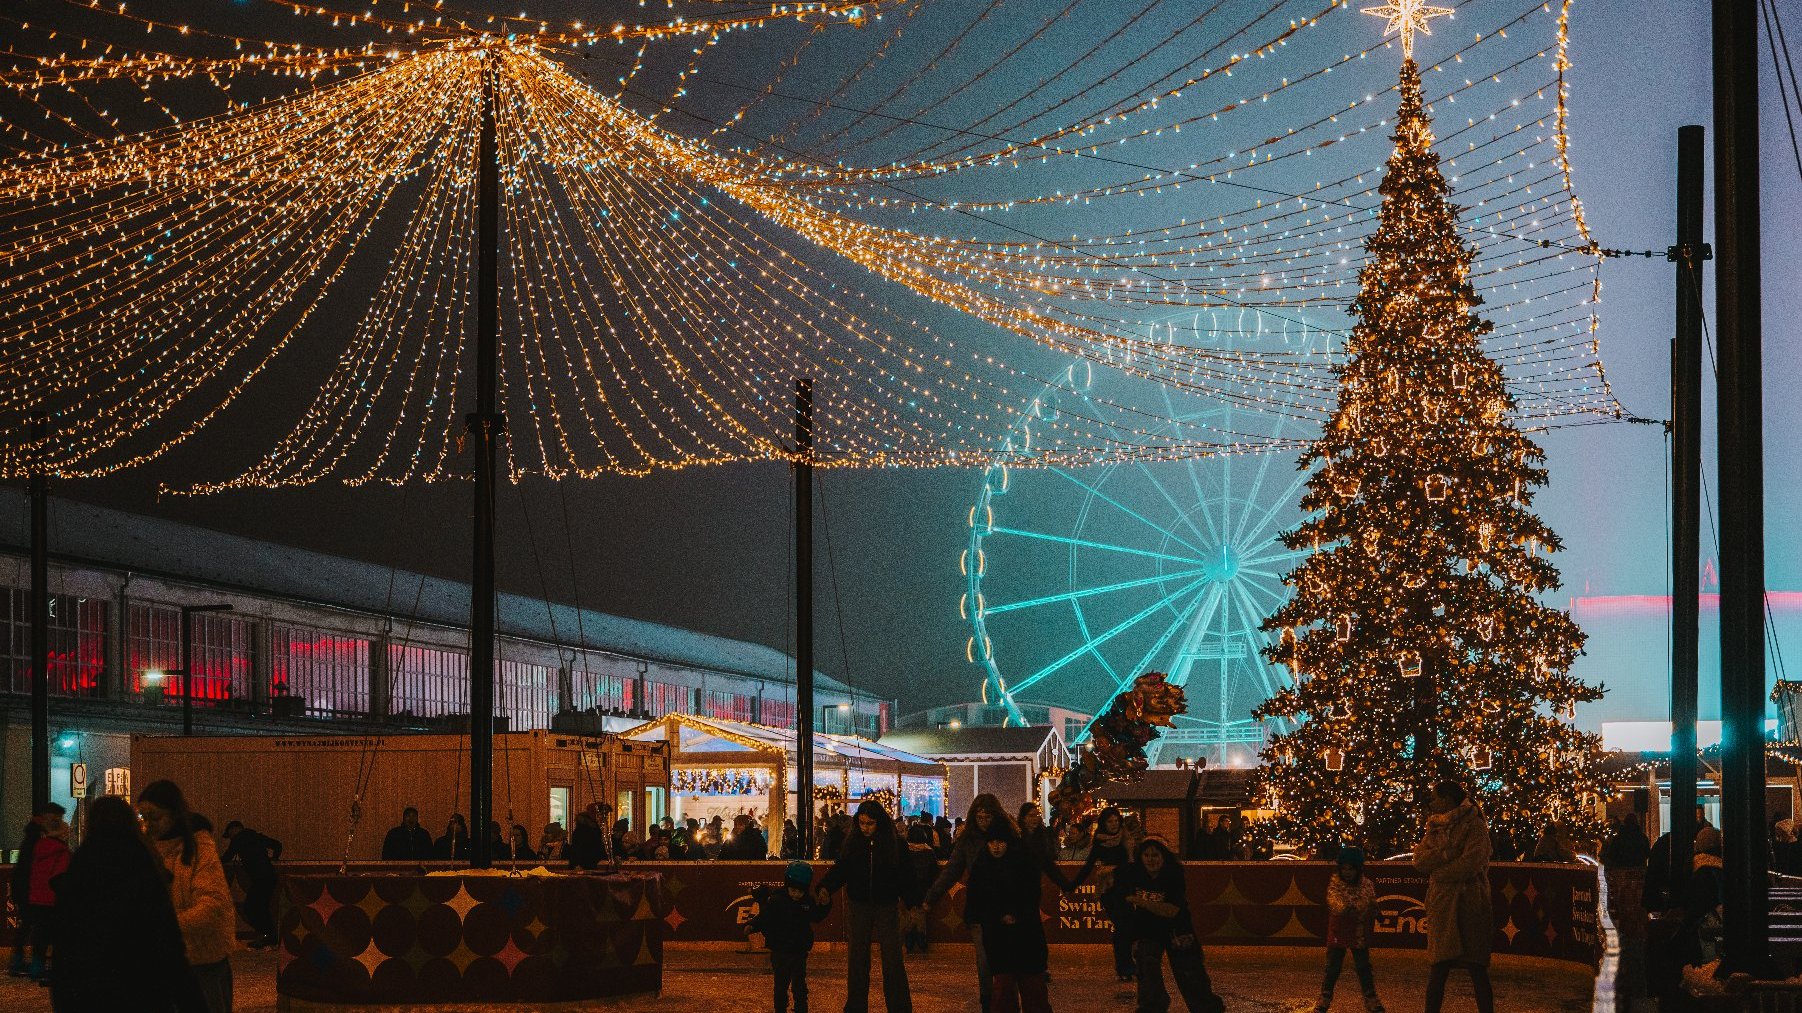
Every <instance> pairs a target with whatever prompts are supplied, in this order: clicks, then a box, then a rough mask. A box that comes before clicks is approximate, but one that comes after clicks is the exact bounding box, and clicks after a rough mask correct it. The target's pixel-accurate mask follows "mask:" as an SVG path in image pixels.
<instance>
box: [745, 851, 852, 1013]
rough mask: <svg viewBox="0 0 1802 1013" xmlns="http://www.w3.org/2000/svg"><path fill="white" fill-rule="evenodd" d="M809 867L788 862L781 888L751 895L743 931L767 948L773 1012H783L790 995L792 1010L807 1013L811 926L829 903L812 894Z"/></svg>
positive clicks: (768, 889)
mask: <svg viewBox="0 0 1802 1013" xmlns="http://www.w3.org/2000/svg"><path fill="white" fill-rule="evenodd" d="M812 886H813V866H811V865H808V864H807V863H806V862H790V863H788V868H787V869H786V870H784V871H783V873H782V887H781V889H776V888H773V887H764V888H762V889H760V890H758V891H757V893H756V894H754V895H753V896H754V897H755V899H756V901H757V914H756V915H755V916H754V917H752V919H751V921H750V924H748V925H746V926H745V931H747V932H756V933H760V934H761V935H762V936H763V944H764V945H765V946H766V947H768V948H769V951H770V971H771V972H772V973H773V974H774V975H775V978H776V1013H785V1011H786V1010H787V1009H788V999H789V996H790V994H793V996H794V999H795V1013H807V953H808V951H809V950H812V949H813V927H814V925H815V924H816V923H817V922H820V921H823V920H824V919H825V917H826V912H828V911H830V910H831V909H832V908H831V904H830V903H829V902H827V901H822V900H820V899H818V898H816V897H815V896H814V895H813V892H812V890H811V887H812Z"/></svg>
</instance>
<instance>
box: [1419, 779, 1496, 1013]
mask: <svg viewBox="0 0 1802 1013" xmlns="http://www.w3.org/2000/svg"><path fill="white" fill-rule="evenodd" d="M1431 806H1432V815H1431V816H1429V817H1428V818H1427V826H1426V832H1425V833H1424V834H1423V835H1422V836H1421V839H1420V843H1419V844H1418V845H1416V846H1415V848H1414V867H1415V868H1417V869H1419V870H1420V871H1421V872H1424V873H1426V874H1427V959H1428V960H1430V961H1432V963H1433V969H1432V971H1431V972H1430V974H1429V975H1428V977H1427V1005H1426V1013H1439V1008H1440V1006H1441V1005H1443V1004H1444V1002H1445V980H1446V978H1447V977H1448V976H1449V975H1450V974H1451V972H1452V969H1453V968H1454V967H1462V968H1464V969H1465V970H1467V971H1468V972H1470V984H1471V991H1472V992H1474V993H1475V994H1476V1000H1477V1013H1495V994H1494V991H1493V990H1492V989H1491V987H1490V984H1489V947H1490V937H1491V936H1493V935H1494V934H1495V916H1494V914H1493V912H1492V910H1491V907H1490V900H1489V828H1488V826H1487V825H1486V824H1485V823H1484V820H1483V814H1482V812H1481V811H1479V810H1478V809H1477V807H1476V806H1475V805H1473V804H1472V803H1471V802H1470V799H1469V796H1468V794H1467V793H1466V791H1465V788H1464V785H1463V783H1462V782H1459V781H1453V780H1449V779H1448V780H1444V781H1441V782H1439V783H1438V784H1437V785H1435V786H1434V787H1433V800H1432V803H1431Z"/></svg>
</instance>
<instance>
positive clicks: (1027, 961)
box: [965, 815, 1051, 1013]
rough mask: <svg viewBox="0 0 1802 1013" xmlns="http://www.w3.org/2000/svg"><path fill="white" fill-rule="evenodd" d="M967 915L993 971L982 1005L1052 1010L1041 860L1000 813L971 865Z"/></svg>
mask: <svg viewBox="0 0 1802 1013" xmlns="http://www.w3.org/2000/svg"><path fill="white" fill-rule="evenodd" d="M965 904H966V905H967V906H966V908H965V913H966V914H968V915H969V916H970V918H971V919H972V920H973V921H974V922H975V923H976V924H977V925H980V926H981V927H982V944H983V949H984V951H985V953H986V955H987V956H988V960H989V972H990V974H991V975H993V978H992V984H991V986H990V987H991V989H992V991H991V992H990V994H989V995H988V996H986V997H985V999H986V1001H985V1002H984V1003H983V1008H984V1009H985V1010H987V1011H989V1013H1051V999H1050V996H1049V995H1048V994H1047V993H1046V989H1045V968H1046V964H1047V962H1048V960H1049V957H1050V950H1049V948H1048V947H1047V946H1046V944H1045V926H1044V924H1043V923H1042V922H1041V921H1040V919H1039V863H1038V860H1037V858H1036V856H1034V855H1033V854H1032V852H1031V851H1030V849H1029V848H1028V847H1027V845H1026V844H1025V843H1023V842H1022V841H1021V840H1020V839H1019V836H1018V834H1017V832H1016V831H1015V830H1014V825H1013V821H1012V820H1009V819H1008V818H1007V816H1005V815H1002V816H999V817H998V818H997V819H996V820H995V821H994V822H993V823H991V824H990V825H989V838H988V840H987V841H985V842H984V843H983V847H982V850H981V851H979V852H977V855H976V859H975V861H974V862H972V863H971V864H970V887H969V894H968V897H967V898H966V900H965Z"/></svg>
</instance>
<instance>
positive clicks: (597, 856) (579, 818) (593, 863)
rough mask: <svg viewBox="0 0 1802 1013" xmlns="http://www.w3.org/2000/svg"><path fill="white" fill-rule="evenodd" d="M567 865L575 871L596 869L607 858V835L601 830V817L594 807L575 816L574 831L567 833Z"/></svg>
mask: <svg viewBox="0 0 1802 1013" xmlns="http://www.w3.org/2000/svg"><path fill="white" fill-rule="evenodd" d="M566 853H567V854H568V856H569V864H570V866H571V867H573V868H577V869H591V870H592V869H597V868H599V867H600V865H601V862H602V861H604V860H605V859H606V857H607V834H606V832H605V831H603V830H602V829H601V817H599V816H597V815H596V809H595V807H594V806H590V807H588V808H587V809H584V810H582V811H581V812H579V813H577V814H576V826H575V829H573V830H571V831H570V832H569V847H568V848H567V849H566Z"/></svg>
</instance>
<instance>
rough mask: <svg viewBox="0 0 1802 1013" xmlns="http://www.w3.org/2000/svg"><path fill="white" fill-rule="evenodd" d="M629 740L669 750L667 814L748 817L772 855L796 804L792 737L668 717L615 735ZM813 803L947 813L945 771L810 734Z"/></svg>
mask: <svg viewBox="0 0 1802 1013" xmlns="http://www.w3.org/2000/svg"><path fill="white" fill-rule="evenodd" d="M621 737H622V738H624V739H626V740H629V741H635V742H668V743H669V744H670V813H669V814H670V815H671V816H672V817H674V818H676V819H698V820H701V821H702V822H706V821H707V820H710V819H712V818H713V817H714V816H719V817H720V818H721V819H722V820H725V821H726V822H728V823H730V822H731V820H732V817H734V816H737V815H740V814H744V815H749V816H753V817H755V818H756V819H757V822H758V823H760V824H762V825H763V827H764V829H765V831H766V833H767V834H768V837H769V839H770V849H771V851H772V852H775V851H776V850H777V849H779V848H780V847H781V843H782V834H781V828H782V821H783V820H785V819H788V818H790V817H791V816H792V815H793V813H794V812H795V808H796V805H797V802H796V799H795V758H794V750H795V735H794V733H793V732H792V731H788V730H786V729H780V728H769V727H766V726H764V725H757V724H751V723H750V722H746V721H728V720H724V719H721V718H703V717H697V716H695V715H693V714H666V715H664V716H663V717H661V718H658V719H657V720H655V721H650V722H647V723H645V724H642V725H639V726H638V727H636V728H632V729H629V730H627V731H625V732H623V733H621ZM813 762H814V782H815V789H814V794H815V798H816V799H817V800H819V802H820V803H821V804H824V803H825V802H827V801H829V800H841V801H843V802H845V803H846V804H849V805H852V806H855V805H856V804H857V802H859V801H861V800H862V799H865V798H875V799H877V800H879V801H881V802H882V803H883V804H884V805H886V806H887V807H888V808H889V810H890V811H891V812H895V813H900V812H906V813H908V814H914V813H919V812H930V813H932V814H933V815H935V816H937V815H939V814H941V813H943V812H944V809H945V789H946V771H945V766H944V764H942V763H939V762H937V761H935V760H930V759H927V758H926V757H923V756H916V755H914V754H913V753H908V752H905V751H903V750H899V749H894V748H891V747H887V746H882V745H879V744H877V743H875V742H872V741H870V740H869V739H862V738H858V737H856V736H852V735H825V734H818V733H816V734H815V735H814V761H813Z"/></svg>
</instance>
